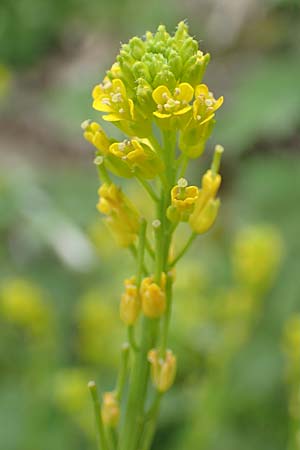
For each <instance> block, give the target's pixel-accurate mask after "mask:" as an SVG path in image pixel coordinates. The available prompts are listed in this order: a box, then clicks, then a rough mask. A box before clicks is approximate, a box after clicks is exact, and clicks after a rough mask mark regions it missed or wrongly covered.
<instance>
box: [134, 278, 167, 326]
mask: <svg viewBox="0 0 300 450" xmlns="http://www.w3.org/2000/svg"><path fill="white" fill-rule="evenodd" d="M160 284H161V285H160V286H159V285H158V284H157V283H154V281H153V277H147V278H144V279H143V281H142V283H141V290H140V294H141V300H142V310H143V313H144V315H145V316H146V317H150V318H151V319H156V318H158V317H160V316H162V315H163V313H164V312H165V309H166V294H165V274H163V275H162V280H161V283H160Z"/></svg>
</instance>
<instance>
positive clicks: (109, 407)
mask: <svg viewBox="0 0 300 450" xmlns="http://www.w3.org/2000/svg"><path fill="white" fill-rule="evenodd" d="M101 416H102V420H103V423H104V425H107V426H109V427H112V428H115V427H116V426H117V425H118V422H119V418H120V406H119V402H118V400H117V399H116V396H115V394H114V392H105V393H104V395H103V401H102V405H101Z"/></svg>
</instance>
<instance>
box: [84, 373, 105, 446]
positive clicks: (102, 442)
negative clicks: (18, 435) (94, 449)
mask: <svg viewBox="0 0 300 450" xmlns="http://www.w3.org/2000/svg"><path fill="white" fill-rule="evenodd" d="M88 388H89V390H90V393H91V397H92V401H93V405H94V413H95V421H96V428H97V431H98V443H99V449H100V450H108V445H107V442H106V436H105V430H104V426H103V422H102V417H101V407H100V402H99V397H98V391H97V386H96V383H95V381H90V382H89V383H88Z"/></svg>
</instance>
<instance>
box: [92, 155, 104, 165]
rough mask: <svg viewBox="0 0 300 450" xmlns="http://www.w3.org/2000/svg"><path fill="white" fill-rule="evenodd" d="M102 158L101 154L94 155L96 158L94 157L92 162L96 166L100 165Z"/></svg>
mask: <svg viewBox="0 0 300 450" xmlns="http://www.w3.org/2000/svg"><path fill="white" fill-rule="evenodd" d="M103 161H104V158H103V156H101V155H98V156H96V158H95V159H94V164H96V166H101V164H103Z"/></svg>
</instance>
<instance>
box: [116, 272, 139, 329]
mask: <svg viewBox="0 0 300 450" xmlns="http://www.w3.org/2000/svg"><path fill="white" fill-rule="evenodd" d="M124 284H125V293H124V294H122V297H121V304H120V316H121V319H122V321H123V322H124V323H125V325H133V324H134V323H135V321H136V319H137V318H138V315H139V312H140V308H141V304H140V298H139V293H138V289H137V286H136V282H135V277H131V278H129V279H127V280H125V282H124Z"/></svg>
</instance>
